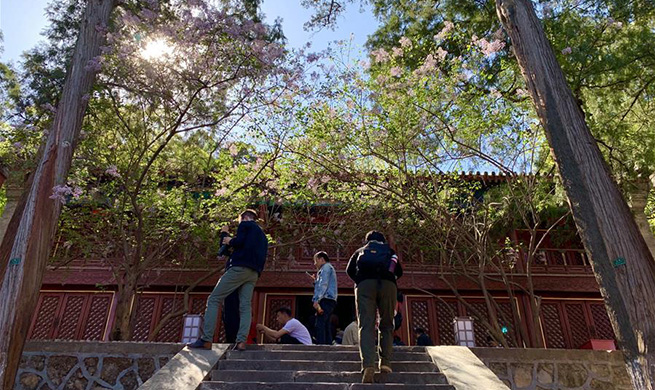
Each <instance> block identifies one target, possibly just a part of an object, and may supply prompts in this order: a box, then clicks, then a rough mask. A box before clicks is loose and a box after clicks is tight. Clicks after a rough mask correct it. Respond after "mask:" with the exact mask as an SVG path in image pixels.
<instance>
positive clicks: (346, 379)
mask: <svg viewBox="0 0 655 390" xmlns="http://www.w3.org/2000/svg"><path fill="white" fill-rule="evenodd" d="M214 368H215V369H214V370H213V371H212V372H211V380H209V381H207V380H205V381H204V382H203V383H202V384H201V385H200V387H199V389H201V390H263V389H266V390H301V389H302V390H322V389H325V390H358V389H367V390H375V389H382V388H388V389H399V390H414V389H415V390H455V388H454V387H453V386H451V385H449V384H448V381H447V379H446V377H445V376H444V374H442V373H441V372H439V369H438V368H437V366H436V365H435V364H434V363H433V362H432V360H431V358H430V356H429V355H428V354H427V352H426V350H425V348H423V347H394V354H393V357H392V362H391V368H392V369H393V371H394V372H393V373H391V374H379V373H377V374H375V381H376V383H375V384H362V383H360V382H361V377H362V375H361V362H360V358H359V350H358V349H357V347H355V346H319V345H312V346H309V345H249V346H248V349H247V350H246V351H242V352H241V351H228V352H227V353H226V354H225V355H224V356H223V358H222V359H221V360H219V361H218V364H217V365H216V366H215V367H214Z"/></svg>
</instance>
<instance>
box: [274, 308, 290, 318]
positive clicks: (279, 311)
mask: <svg viewBox="0 0 655 390" xmlns="http://www.w3.org/2000/svg"><path fill="white" fill-rule="evenodd" d="M277 313H284V314H286V315H288V316H289V317H293V315H291V309H289V308H288V307H280V308H278V309H277V310H275V314H277Z"/></svg>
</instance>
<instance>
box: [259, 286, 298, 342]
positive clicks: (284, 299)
mask: <svg viewBox="0 0 655 390" xmlns="http://www.w3.org/2000/svg"><path fill="white" fill-rule="evenodd" d="M264 299H265V304H264V325H266V326H268V327H269V328H271V329H275V330H278V329H280V328H281V327H282V325H280V324H279V323H278V322H277V319H276V316H277V314H276V313H275V311H276V310H277V309H279V308H282V307H288V308H289V309H291V315H292V316H295V315H296V297H295V296H293V295H277V294H266V296H265V298H264ZM260 340H261V341H262V342H264V343H271V342H272V341H270V340H266V339H265V338H264V337H263V336H260Z"/></svg>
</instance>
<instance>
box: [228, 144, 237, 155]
mask: <svg viewBox="0 0 655 390" xmlns="http://www.w3.org/2000/svg"><path fill="white" fill-rule="evenodd" d="M228 150H229V152H230V156H232V157H236V155H237V154H239V147H237V146H236V144H232V145H230V147H229V148H228Z"/></svg>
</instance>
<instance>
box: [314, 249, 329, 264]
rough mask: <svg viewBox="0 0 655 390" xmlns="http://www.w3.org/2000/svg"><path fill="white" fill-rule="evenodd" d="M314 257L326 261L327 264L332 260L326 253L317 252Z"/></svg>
mask: <svg viewBox="0 0 655 390" xmlns="http://www.w3.org/2000/svg"><path fill="white" fill-rule="evenodd" d="M314 257H320V258H321V259H323V260H325V262H326V263H329V262H330V258H329V257H328V254H327V253H326V252H325V251H320V252H316V254H315V255H314Z"/></svg>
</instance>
